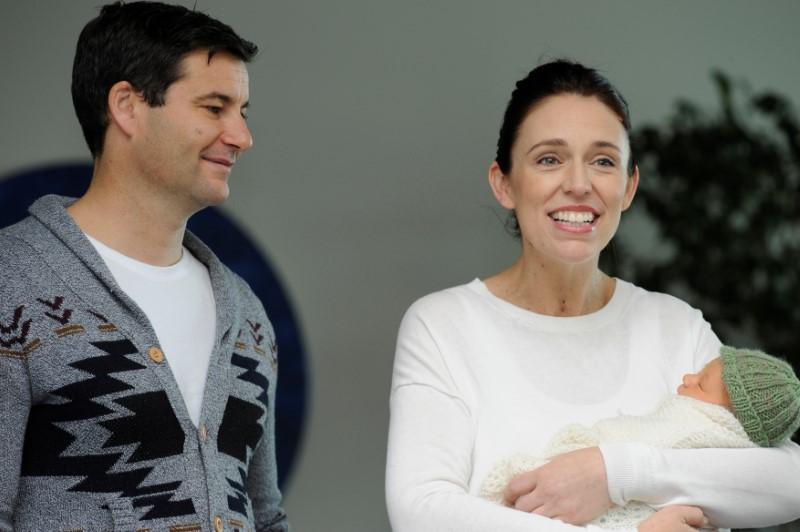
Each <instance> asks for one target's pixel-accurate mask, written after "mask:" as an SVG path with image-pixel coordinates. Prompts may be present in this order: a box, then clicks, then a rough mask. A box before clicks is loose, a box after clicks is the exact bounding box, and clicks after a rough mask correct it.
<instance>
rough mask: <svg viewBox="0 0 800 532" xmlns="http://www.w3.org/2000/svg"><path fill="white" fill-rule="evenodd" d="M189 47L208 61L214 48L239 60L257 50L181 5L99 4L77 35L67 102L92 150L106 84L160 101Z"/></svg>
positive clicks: (101, 129)
mask: <svg viewBox="0 0 800 532" xmlns="http://www.w3.org/2000/svg"><path fill="white" fill-rule="evenodd" d="M195 50H207V51H208V60H209V61H211V58H212V57H213V56H214V54H216V53H218V52H227V53H229V54H231V55H233V56H234V57H236V58H238V59H241V60H242V61H244V62H248V61H250V60H251V59H252V58H253V57H254V56H255V55H256V53H258V47H257V46H256V45H255V44H253V43H251V42H249V41H246V40H244V39H242V38H241V37H239V36H238V35H237V34H236V33H235V32H234V31H233V30H232V29H231V27H230V26H228V25H226V24H223V23H222V22H220V21H218V20H215V19H213V18H211V17H209V16H208V15H206V14H204V13H200V12H197V11H190V10H188V9H186V8H185V7H183V6H173V5H167V4H162V3H159V2H131V3H123V2H115V3H112V4H108V5H106V6H103V8H102V9H101V10H100V14H99V15H98V16H97V17H96V18H94V19H92V20H91V21H89V23H88V24H86V26H85V27H84V28H83V31H82V32H81V34H80V37H78V46H77V49H76V51H75V61H74V63H73V65H72V102H73V105H74V106H75V113H76V114H77V115H78V121H79V122H80V123H81V128H82V129H83V136H84V137H85V138H86V143H87V144H88V145H89V150H90V151H91V152H92V156H94V157H95V158H97V157H98V156H99V155H100V154H101V153H102V151H103V140H104V139H105V133H106V128H107V127H108V92H109V90H110V89H111V87H112V86H113V85H114V84H115V83H117V82H119V81H128V82H130V84H131V85H132V86H133V87H134V89H136V90H137V91H139V92H141V94H142V96H143V98H144V99H145V101H146V102H147V103H148V104H149V105H151V106H153V107H156V106H159V105H163V104H164V94H165V93H166V91H167V89H168V88H169V86H170V85H171V84H172V83H174V82H175V81H177V80H178V79H179V78H180V77H181V75H182V74H183V73H182V72H181V68H180V67H181V60H182V59H183V58H184V56H185V55H186V54H188V53H190V52H193V51H195Z"/></svg>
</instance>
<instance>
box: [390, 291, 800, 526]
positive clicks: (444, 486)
mask: <svg viewBox="0 0 800 532" xmlns="http://www.w3.org/2000/svg"><path fill="white" fill-rule="evenodd" d="M719 346H720V342H719V340H718V339H717V337H716V336H715V335H714V333H713V332H711V329H710V327H709V325H708V323H707V322H706V321H705V320H704V319H703V317H702V315H701V313H700V312H699V311H697V310H695V309H692V308H691V307H689V306H688V305H686V304H685V303H683V302H681V301H680V300H678V299H675V298H673V297H671V296H667V295H664V294H658V293H652V292H647V291H645V290H642V289H640V288H637V287H635V286H633V285H631V284H629V283H626V282H624V281H619V280H618V281H617V283H616V289H615V292H614V295H613V297H612V298H611V301H609V303H608V304H607V305H606V306H605V307H604V308H603V309H601V310H600V311H598V312H595V313H592V314H589V315H586V316H577V317H570V318H556V317H552V316H543V315H539V314H534V313H532V312H529V311H526V310H524V309H521V308H519V307H516V306H514V305H511V304H509V303H507V302H506V301H503V300H501V299H499V298H497V297H495V296H494V295H492V294H491V293H490V292H489V291H488V290H487V289H486V286H485V285H484V284H483V283H482V282H481V281H479V280H475V281H473V282H471V283H469V284H467V285H464V286H459V287H455V288H451V289H448V290H444V291H441V292H437V293H434V294H431V295H428V296H426V297H424V298H422V299H420V300H419V301H417V302H416V303H414V305H412V306H411V308H410V309H409V310H408V312H407V313H406V315H405V317H404V318H403V322H402V324H401V326H400V332H399V336H398V341H397V353H396V357H395V366H394V374H393V382H392V392H391V422H390V428H389V449H388V459H387V472H386V496H387V504H388V510H389V518H390V521H391V524H392V528H393V530H394V531H395V532H446V531H454V532H498V531H503V532H522V531H566V530H578V529H579V528H578V527H573V526H571V525H566V524H564V523H561V522H559V521H554V520H550V519H547V518H543V517H541V516H536V515H532V514H527V513H523V512H520V511H517V510H512V509H509V508H504V507H500V506H497V505H495V504H492V503H490V502H488V501H485V500H482V499H480V498H479V497H478V493H479V491H480V484H481V481H482V480H483V479H484V478H485V476H486V475H487V473H488V472H489V470H490V468H491V467H492V466H493V465H494V464H495V463H496V462H498V461H499V460H501V459H502V458H504V457H507V456H511V455H514V454H518V453H531V452H535V453H538V452H541V450H542V449H543V448H544V446H545V445H546V443H547V442H548V441H549V440H550V438H551V437H552V436H553V435H554V434H555V433H556V431H557V430H558V429H560V428H561V427H563V426H564V425H567V424H570V423H580V424H583V425H591V424H593V423H595V422H597V421H599V420H601V419H603V418H608V417H612V416H617V415H642V414H645V413H647V412H651V411H653V410H655V408H656V407H657V406H658V405H659V404H660V403H661V402H662V401H663V400H664V399H665V398H666V397H667V396H668V395H669V394H672V393H673V392H674V391H675V389H676V388H677V386H678V384H679V383H680V380H681V377H682V375H683V374H684V373H686V372H689V371H698V370H699V369H700V368H702V367H703V366H704V365H705V364H706V363H707V362H708V361H709V360H710V359H712V358H715V357H716V356H718V353H719ZM601 451H602V453H603V457H604V460H605V464H606V471H607V476H608V483H609V486H608V487H609V494H610V495H611V498H612V500H613V501H614V502H615V503H616V504H618V505H623V504H625V503H627V502H628V501H631V500H639V501H642V502H646V503H648V504H650V505H652V506H655V507H660V506H665V505H670V504H696V505H700V506H701V507H703V509H704V510H705V512H706V515H707V516H708V517H709V518H710V519H711V522H712V523H713V524H714V525H716V526H719V527H731V526H736V527H751V526H763V525H769V524H775V523H779V522H785V521H790V520H792V519H795V518H797V517H800V448H798V446H796V445H794V444H792V443H787V444H785V445H784V446H782V447H780V448H769V449H761V448H758V449H691V450H671V449H656V448H654V447H651V446H648V445H644V444H634V443H614V444H604V445H602V446H601Z"/></svg>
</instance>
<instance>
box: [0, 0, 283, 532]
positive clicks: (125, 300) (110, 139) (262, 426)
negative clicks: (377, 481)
mask: <svg viewBox="0 0 800 532" xmlns="http://www.w3.org/2000/svg"><path fill="white" fill-rule="evenodd" d="M256 52H257V47H256V46H255V45H253V44H252V43H250V42H248V41H246V40H244V39H242V38H240V37H239V36H238V35H236V33H234V31H233V30H232V29H231V28H230V27H228V26H226V25H225V24H222V23H221V22H219V21H216V20H214V19H212V18H210V17H208V16H206V15H204V14H202V13H198V12H193V11H189V10H187V9H185V8H183V7H177V6H169V5H164V4H160V3H149V2H133V3H129V4H122V3H114V4H110V5H107V6H105V7H103V8H102V10H101V12H100V15H99V16H98V17H97V18H95V19H94V20H92V21H90V22H89V23H88V24H87V25H86V27H85V28H84V29H83V32H82V33H81V35H80V38H79V40H78V46H77V51H76V54H75V62H74V66H73V79H72V95H73V102H74V104H75V110H76V113H77V115H78V119H79V121H80V123H81V127H82V128H83V133H84V136H85V137H86V141H87V143H88V145H89V149H90V150H91V152H92V155H93V156H94V163H95V164H94V174H93V176H92V182H91V185H90V187H89V189H88V191H87V192H86V194H85V195H84V196H83V197H81V198H80V199H78V200H77V201H75V200H73V199H70V198H62V197H57V196H46V197H44V198H42V199H40V200H38V201H37V202H36V203H34V205H33V206H32V207H31V209H30V213H31V216H29V217H28V218H26V219H25V220H23V221H22V222H20V223H19V224H16V225H14V226H12V227H9V228H6V229H4V230H2V231H0V246H2V250H3V251H2V254H0V275H1V276H2V281H0V282H1V283H2V284H0V421H1V422H2V426H3V430H2V431H0V432H2V435H0V456H2V460H0V464H2V465H0V471H2V482H0V530H3V531H7V530H12V529H13V530H16V531H42V530H48V531H49V530H71V531H75V530H82V531H100V530H103V531H105V530H115V531H116V530H124V531H130V532H133V531H144V530H148V531H166V530H169V531H173V532H188V531H193V530H198V531H199V530H204V531H205V530H214V531H217V532H219V531H222V530H229V531H245V530H248V531H250V530H256V531H269V532H273V531H285V530H288V524H287V522H286V516H285V515H284V513H283V511H282V509H281V507H280V500H281V496H280V492H279V491H278V488H277V474H276V465H275V449H274V437H273V431H274V412H273V407H274V398H275V384H276V371H275V368H276V360H275V356H276V347H275V342H274V338H275V337H274V334H273V331H272V327H271V325H270V323H269V321H268V320H267V317H266V315H265V313H264V310H263V308H262V306H261V304H260V303H259V301H258V299H257V298H256V296H255V295H254V294H253V292H252V291H251V290H250V289H249V287H248V286H247V285H246V284H245V282H244V281H242V280H241V279H240V278H238V277H237V276H236V275H235V274H233V273H232V272H231V271H230V270H228V269H227V268H225V266H223V265H222V264H221V263H220V262H219V260H218V259H217V258H216V257H215V256H214V254H213V253H212V252H211V251H210V250H209V249H208V248H207V247H205V246H204V245H203V243H202V242H200V241H199V240H198V239H197V238H196V237H194V236H193V235H192V234H190V233H188V232H187V231H186V222H187V220H188V218H189V217H190V216H191V215H192V214H194V213H195V212H197V211H199V210H201V209H203V208H204V207H207V206H209V205H216V204H219V203H221V202H223V201H224V200H225V199H226V198H227V196H228V177H229V175H230V172H231V169H232V167H233V165H234V163H235V162H236V160H237V158H238V157H239V156H240V155H241V154H242V153H244V152H245V151H246V150H248V149H249V148H250V147H251V145H252V137H251V135H250V132H249V130H248V127H247V124H246V121H245V116H246V108H247V104H248V97H249V96H248V74H247V68H246V67H245V63H247V62H248V61H249V60H250V59H251V58H252V57H253V56H254V55H255V54H256Z"/></svg>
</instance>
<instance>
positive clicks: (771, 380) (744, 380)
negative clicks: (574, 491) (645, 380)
mask: <svg viewBox="0 0 800 532" xmlns="http://www.w3.org/2000/svg"><path fill="white" fill-rule="evenodd" d="M798 426H800V381H799V380H798V379H797V376H796V375H795V374H794V371H793V370H792V367H791V366H790V365H789V364H788V363H786V362H785V361H783V360H780V359H778V358H775V357H772V356H770V355H767V354H765V353H762V352H760V351H754V350H748V349H734V348H732V347H727V346H722V348H720V356H719V358H715V359H714V360H712V361H711V362H709V363H708V364H707V365H706V366H705V367H704V368H703V369H702V370H701V371H700V372H699V373H691V374H687V375H684V377H683V383H682V384H681V385H680V386H679V387H678V390H677V395H676V396H672V397H670V398H669V399H667V400H666V401H664V403H662V405H661V406H660V407H659V408H658V409H657V410H656V411H655V412H653V413H651V414H649V415H645V416H619V417H613V418H608V419H604V420H601V421H598V422H597V423H595V424H594V425H592V426H591V427H585V426H582V425H569V426H567V427H565V428H564V429H562V430H561V431H559V432H558V433H557V434H556V435H555V436H554V437H553V439H552V440H551V441H550V442H549V443H548V445H547V446H546V447H545V449H544V450H543V452H542V453H541V455H538V456H533V455H517V456H513V457H511V458H508V459H506V460H503V461H502V462H500V463H499V464H497V465H496V466H495V467H494V468H493V469H492V470H491V471H490V473H489V475H488V476H487V477H486V479H485V480H484V482H483V484H482V486H481V497H483V498H485V499H487V500H490V501H494V502H497V503H502V501H503V492H504V490H505V488H506V486H507V485H508V482H509V481H510V480H511V479H512V478H513V477H514V476H516V475H518V474H520V473H524V472H526V471H530V470H532V469H536V468H537V467H539V466H541V465H543V464H544V463H546V462H547V461H549V460H550V459H552V458H553V457H555V456H557V455H559V454H562V453H566V452H569V451H574V450H576V449H581V448H585V447H595V446H597V445H599V444H601V443H614V442H639V443H646V444H649V445H653V446H655V447H662V448H672V449H690V448H699V447H756V446H762V447H769V446H775V445H779V444H781V443H782V442H784V441H785V440H787V439H788V438H789V437H790V436H791V435H792V434H793V433H794V432H795V431H796V430H797V428H798ZM654 512H655V510H654V509H653V508H652V507H650V506H648V505H646V504H644V503H641V502H638V501H632V502H630V503H628V504H626V505H625V506H622V507H614V508H612V509H610V510H609V511H608V512H606V513H605V514H603V515H602V516H600V517H598V518H597V519H595V520H594V521H592V522H591V524H593V525H597V526H600V527H602V528H607V529H619V528H635V527H636V525H638V524H639V523H641V522H642V521H644V520H645V519H647V518H648V517H649V516H650V515H652V514H653V513H654Z"/></svg>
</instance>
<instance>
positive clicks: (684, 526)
mask: <svg viewBox="0 0 800 532" xmlns="http://www.w3.org/2000/svg"><path fill="white" fill-rule="evenodd" d="M707 526H708V519H707V518H706V516H705V515H703V511H702V510H700V508H697V507H696V506H667V507H665V508H662V509H660V510H659V511H657V512H656V513H654V514H653V515H651V516H650V517H648V518H647V519H645V520H644V521H643V522H642V524H640V525H639V532H690V531H692V530H698V529H700V528H705V527H707Z"/></svg>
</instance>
